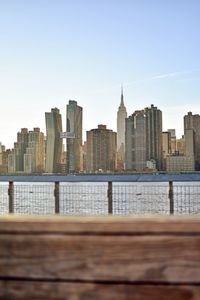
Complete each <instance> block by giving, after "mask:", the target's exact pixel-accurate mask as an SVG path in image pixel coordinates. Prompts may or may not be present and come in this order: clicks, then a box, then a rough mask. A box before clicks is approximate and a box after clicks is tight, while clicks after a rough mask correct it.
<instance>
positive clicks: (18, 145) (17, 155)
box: [8, 128, 28, 173]
mask: <svg viewBox="0 0 200 300" xmlns="http://www.w3.org/2000/svg"><path fill="white" fill-rule="evenodd" d="M27 147H28V129H27V128H22V129H21V132H18V133H17V142H15V143H14V149H13V150H12V151H11V153H10V154H9V155H8V172H9V173H16V172H24V154H25V153H26V148H27Z"/></svg>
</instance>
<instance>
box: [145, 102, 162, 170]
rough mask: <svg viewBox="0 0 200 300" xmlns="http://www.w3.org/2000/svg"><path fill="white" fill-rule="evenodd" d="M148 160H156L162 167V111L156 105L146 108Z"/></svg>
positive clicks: (159, 168)
mask: <svg viewBox="0 0 200 300" xmlns="http://www.w3.org/2000/svg"><path fill="white" fill-rule="evenodd" d="M145 116H146V151H147V160H149V161H150V160H152V159H153V160H155V161H156V168H157V170H161V169H162V112H161V110H159V109H158V108H157V107H155V106H154V105H151V107H147V108H145Z"/></svg>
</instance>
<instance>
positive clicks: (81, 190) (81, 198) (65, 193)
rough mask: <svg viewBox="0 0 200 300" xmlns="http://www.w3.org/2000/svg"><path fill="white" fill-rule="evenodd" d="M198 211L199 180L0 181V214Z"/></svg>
mask: <svg viewBox="0 0 200 300" xmlns="http://www.w3.org/2000/svg"><path fill="white" fill-rule="evenodd" d="M9 212H13V213H16V214H33V215H45V214H54V213H59V214H61V215H107V214H108V212H110V213H112V214H113V215H130V214H162V215H163V214H170V212H171V213H174V214H176V215H181V214H199V213H200V183H191V182H174V183H171V190H170V185H169V182H161V183H160V182H158V183H153V182H148V183H147V182H126V183H116V182H113V183H112V182H110V185H109V184H108V182H103V183H101V182H99V183H98V182H83V183H80V182H79V183H78V182H75V183H66V182H65V183H64V182H57V185H56V184H55V183H54V182H51V183H36V182H33V183H32V182H26V183H20V182H16V183H15V182H14V183H12V184H9V183H1V184H0V214H1V215H3V214H8V213H9Z"/></svg>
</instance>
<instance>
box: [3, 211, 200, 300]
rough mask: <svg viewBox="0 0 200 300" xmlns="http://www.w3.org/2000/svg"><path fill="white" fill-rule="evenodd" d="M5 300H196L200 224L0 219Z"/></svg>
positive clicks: (198, 295) (155, 219) (170, 220)
mask: <svg viewBox="0 0 200 300" xmlns="http://www.w3.org/2000/svg"><path fill="white" fill-rule="evenodd" d="M11 299H13V300H25V299H43V300H44V299H50V300H53V299H54V300H61V299H62V300H64V299H65V300H66V299H69V300H79V299H80V300H89V299H95V300H100V299H103V300H108V299H109V300H110V299H111V300H112V299H113V300H132V299H133V300H144V299H148V300H197V299H200V218H198V217H195V218H193V217H179V218H177V217H169V216H168V217H142V218H140V217H113V216H112V217H81V218H80V217H64V216H63V217H60V216H47V217H33V216H32V217H20V216H17V217H16V216H6V217H0V300H11Z"/></svg>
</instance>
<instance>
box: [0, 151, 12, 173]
mask: <svg viewBox="0 0 200 300" xmlns="http://www.w3.org/2000/svg"><path fill="white" fill-rule="evenodd" d="M10 153H11V150H10V149H7V150H6V149H5V146H3V151H2V152H0V174H7V173H8V155H9V154H10Z"/></svg>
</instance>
